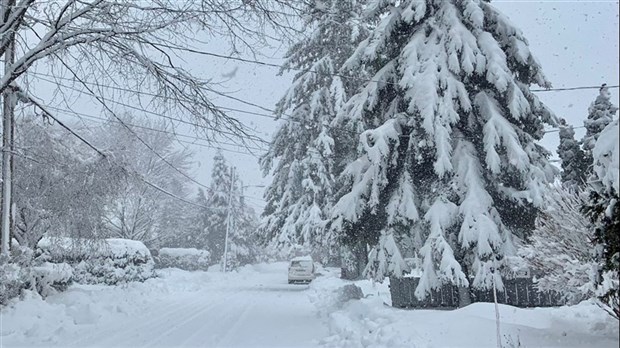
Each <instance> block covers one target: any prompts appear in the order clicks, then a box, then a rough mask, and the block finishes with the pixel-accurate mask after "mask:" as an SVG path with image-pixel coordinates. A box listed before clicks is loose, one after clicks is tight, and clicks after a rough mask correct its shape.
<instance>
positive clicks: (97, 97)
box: [36, 73, 268, 143]
mask: <svg viewBox="0 0 620 348" xmlns="http://www.w3.org/2000/svg"><path fill="white" fill-rule="evenodd" d="M36 75H41V74H39V73H36ZM38 79H41V80H43V81H46V82H48V83H52V84H54V85H58V86H61V87H64V88H67V89H70V90H73V91H76V92H79V93H85V92H84V91H83V90H80V89H77V88H75V87H73V86H69V85H65V84H62V83H59V82H58V81H53V80H49V79H46V78H43V77H38ZM63 79H64V80H71V79H68V78H63ZM76 79H79V78H77V77H76ZM79 81H80V83H81V84H82V85H83V86H84V88H86V89H88V93H85V94H88V95H90V96H91V97H94V98H95V99H98V100H97V101H99V102H100V103H101V102H102V101H101V100H99V98H100V97H99V96H98V95H97V94H95V93H94V91H92V89H90V87H88V85H91V86H99V87H106V88H110V89H119V90H124V91H128V92H130V90H129V89H125V88H121V87H114V86H105V85H99V84H96V83H89V82H86V81H83V80H81V79H79ZM134 93H137V94H143V95H149V96H154V97H157V96H156V95H155V94H152V93H146V92H135V91H134ZM159 98H163V99H170V98H166V97H159ZM105 102H106V103H107V102H109V103H113V104H117V105H120V106H123V107H126V108H129V109H132V110H137V111H140V112H143V113H146V114H149V115H153V116H158V117H161V118H165V119H168V120H171V121H176V122H179V123H183V124H187V125H190V126H192V127H196V128H201V129H205V130H209V131H213V132H216V133H218V134H225V135H229V136H231V137H238V136H239V134H235V133H232V132H228V131H225V130H218V129H215V128H213V127H209V126H204V125H200V124H197V123H193V122H189V121H186V120H183V119H180V118H176V117H172V116H168V115H164V114H161V113H157V112H154V111H150V110H146V109H143V108H140V107H137V106H134V105H130V104H127V103H123V102H120V101H117V100H106V101H105ZM104 108H106V109H109V107H107V106H104ZM250 139H251V140H253V141H259V142H261V143H268V141H266V140H264V139H262V138H260V137H258V136H251V138H250Z"/></svg>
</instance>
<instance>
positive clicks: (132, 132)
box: [61, 60, 209, 189]
mask: <svg viewBox="0 0 620 348" xmlns="http://www.w3.org/2000/svg"><path fill="white" fill-rule="evenodd" d="M61 63H62V64H63V65H64V66H65V67H66V68H67V70H69V72H71V74H72V75H73V76H74V77H75V79H76V80H78V81H80V82H81V81H82V79H81V78H80V77H79V76H78V75H77V74H76V73H75V72H74V71H73V69H71V67H69V66H68V65H67V64H66V63H65V62H64V61H62V60H61ZM84 88H86V89H87V90H88V92H89V93H90V94H91V95H92V96H93V97H94V98H95V99H96V100H97V101H98V102H99V103H100V104H101V105H102V106H103V107H104V108H105V109H106V110H108V112H110V114H111V115H112V116H114V118H116V119H117V120H118V121H119V122H120V123H121V125H123V126H124V127H125V128H126V129H127V130H128V131H129V132H130V133H131V134H133V136H134V137H135V138H136V139H138V141H140V142H141V143H142V144H143V145H144V146H145V147H146V148H147V149H149V151H151V152H152V153H153V154H154V155H155V156H157V157H158V158H159V159H160V160H161V161H162V162H164V163H165V164H167V165H168V166H169V167H170V168H172V169H173V170H174V171H176V172H177V173H179V174H181V175H182V176H183V177H185V178H186V179H188V180H189V181H191V182H193V183H195V184H196V185H198V186H201V187H204V188H207V189H208V188H209V187H208V186H206V185H204V184H202V183H200V182H199V181H197V180H196V179H194V178H192V177H191V176H189V175H187V174H186V173H185V172H184V171H182V170H180V169H179V168H177V167H176V166H174V165H173V164H172V163H170V161H168V160H167V159H166V158H165V157H164V156H162V155H160V154H159V153H158V152H157V151H155V149H153V147H152V146H151V145H149V144H148V143H147V142H146V141H144V139H142V138H141V137H140V136H139V135H138V134H137V133H136V132H135V131H134V130H133V129H131V128H130V127H129V126H127V125H126V124H125V122H124V121H123V120H122V119H121V118H120V117H119V116H118V115H116V113H115V112H114V110H112V109H111V108H110V107H109V106H108V105H107V104H106V102H105V101H104V100H102V98H101V97H100V96H97V95H96V94H95V92H94V91H93V90H92V89H90V87H88V86H87V85H84Z"/></svg>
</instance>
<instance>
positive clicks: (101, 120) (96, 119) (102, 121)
mask: <svg viewBox="0 0 620 348" xmlns="http://www.w3.org/2000/svg"><path fill="white" fill-rule="evenodd" d="M47 108H48V109H53V110H56V111H59V112H66V113H67V116H73V117H77V118H82V117H84V118H87V119H89V120H90V121H91V122H96V123H100V124H105V122H112V123H117V124H120V122H118V121H115V120H110V119H105V118H102V117H96V116H92V115H88V114H85V113H81V112H76V111H71V110H66V109H62V108H58V107H54V106H48V107H47ZM125 124H127V125H128V126H131V127H134V128H139V129H144V130H148V131H152V132H158V133H164V134H170V135H174V136H176V137H185V138H189V139H195V140H204V139H202V138H200V137H196V136H191V135H187V134H182V133H177V132H171V131H166V130H163V129H156V128H151V127H146V126H141V125H137V124H132V123H128V122H125ZM176 141H178V142H181V143H185V144H191V145H197V146H201V147H205V148H210V149H220V150H222V151H228V152H234V153H239V154H244V155H248V156H253V157H257V156H256V155H254V154H252V153H249V152H242V151H236V150H231V149H226V148H221V147H218V146H213V145H208V144H202V143H196V142H192V141H185V140H181V139H176ZM217 143H218V144H222V145H229V146H241V145H238V144H234V143H227V142H221V141H218V142H217ZM243 147H245V148H247V149H250V150H256V151H266V150H265V149H262V148H258V147H251V146H243Z"/></svg>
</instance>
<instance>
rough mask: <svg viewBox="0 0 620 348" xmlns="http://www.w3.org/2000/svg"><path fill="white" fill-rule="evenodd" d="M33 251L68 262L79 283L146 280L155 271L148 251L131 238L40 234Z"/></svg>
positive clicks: (52, 260) (45, 258)
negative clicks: (42, 236) (89, 238)
mask: <svg viewBox="0 0 620 348" xmlns="http://www.w3.org/2000/svg"><path fill="white" fill-rule="evenodd" d="M36 253H37V259H38V260H41V261H44V262H50V263H56V264H60V263H67V264H69V265H71V267H72V268H73V279H74V280H75V281H76V282H78V283H84V284H108V285H113V284H118V283H126V282H130V281H145V280H146V279H149V278H151V277H153V276H154V275H155V274H154V272H153V267H154V262H153V259H152V257H151V253H150V252H149V250H148V248H147V247H146V246H145V245H144V244H143V243H142V242H139V241H134V240H127V239H115V238H112V239H102V240H86V239H77V238H43V239H41V241H39V243H38V244H37V250H36Z"/></svg>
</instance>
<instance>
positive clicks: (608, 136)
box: [584, 118, 620, 319]
mask: <svg viewBox="0 0 620 348" xmlns="http://www.w3.org/2000/svg"><path fill="white" fill-rule="evenodd" d="M619 131H620V129H619V126H618V119H617V118H616V119H615V120H613V121H612V122H610V123H609V124H608V125H607V127H605V128H604V129H603V131H602V132H600V134H599V136H598V138H597V141H596V143H595V145H594V147H593V148H592V157H593V159H594V168H593V172H594V174H593V175H592V179H591V180H590V182H591V184H590V200H589V201H588V203H587V204H586V205H585V206H584V211H585V213H586V215H587V216H589V217H590V219H591V220H592V222H593V223H594V225H595V229H594V243H595V245H596V247H597V251H598V258H599V278H598V279H597V282H596V286H597V288H596V292H597V295H598V296H599V299H600V300H601V301H602V303H603V304H604V306H605V307H604V308H605V309H606V310H607V311H608V313H609V314H611V315H612V316H613V317H615V318H616V319H618V318H619V317H620V304H619V299H620V296H619V294H618V289H619V288H620V283H619V279H618V273H619V272H620V203H619V202H620V197H619V193H620V173H619V172H618V171H619V167H620V159H619V154H620V149H619V147H620V145H619V136H618V132H619Z"/></svg>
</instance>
